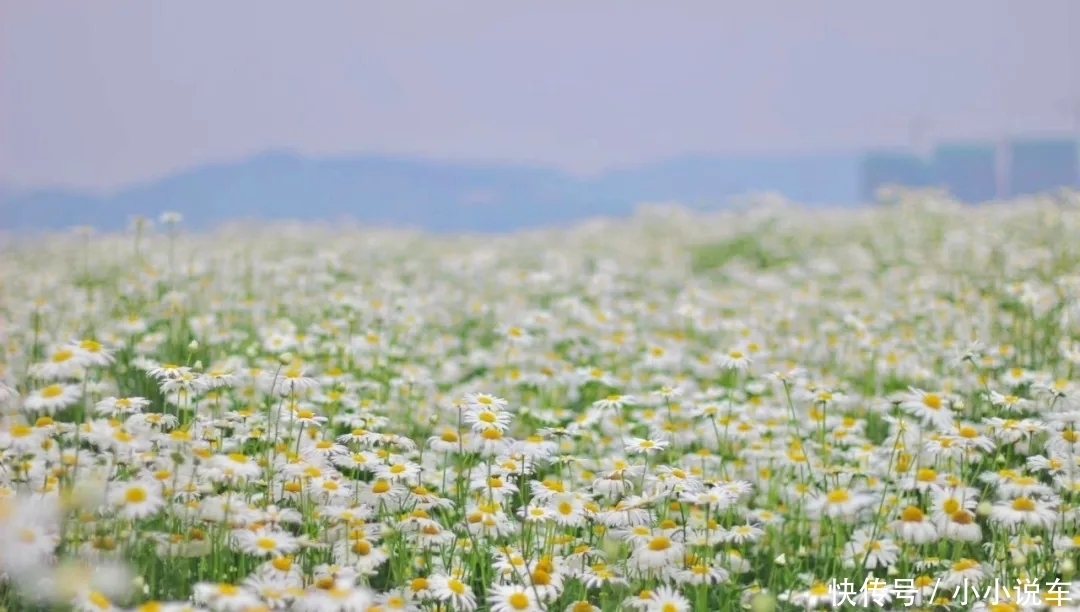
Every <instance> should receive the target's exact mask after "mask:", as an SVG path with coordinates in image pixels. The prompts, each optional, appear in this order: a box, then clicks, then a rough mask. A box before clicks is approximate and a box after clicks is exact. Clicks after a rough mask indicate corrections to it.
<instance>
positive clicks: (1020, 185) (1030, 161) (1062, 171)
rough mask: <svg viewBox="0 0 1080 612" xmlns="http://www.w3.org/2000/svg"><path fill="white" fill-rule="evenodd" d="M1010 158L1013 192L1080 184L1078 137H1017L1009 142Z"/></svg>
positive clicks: (1079, 185)
mask: <svg viewBox="0 0 1080 612" xmlns="http://www.w3.org/2000/svg"><path fill="white" fill-rule="evenodd" d="M1009 158H1010V163H1009V174H1010V179H1009V184H1010V186H1011V189H1010V193H1011V195H1014V196H1018V195H1031V194H1035V193H1040V192H1045V191H1053V190H1056V189H1060V188H1062V187H1074V188H1080V151H1078V146H1077V142H1076V141H1075V140H1072V139H1046V140H1030V139H1029V140H1014V141H1013V142H1011V143H1009Z"/></svg>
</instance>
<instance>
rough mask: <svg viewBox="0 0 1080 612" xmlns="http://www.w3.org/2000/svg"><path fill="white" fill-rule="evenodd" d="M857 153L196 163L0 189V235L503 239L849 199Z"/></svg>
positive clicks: (276, 156) (271, 158) (273, 155)
mask: <svg viewBox="0 0 1080 612" xmlns="http://www.w3.org/2000/svg"><path fill="white" fill-rule="evenodd" d="M858 164H859V156H858V155H856V154H851V155H826V156H820V155H819V156H792V157H784V158H781V157H771V158H767V157H761V158H724V157H714V156H686V157H681V158H677V159H671V160H667V161H663V162H658V163H653V164H646V165H641V166H638V167H635V168H629V169H622V170H617V171H612V172H608V173H605V174H602V175H600V176H595V177H590V178H587V179H582V178H576V177H573V176H570V175H568V174H565V173H562V172H560V171H558V170H553V169H548V168H543V167H534V166H521V165H500V164H470V163H452V162H437V161H430V160H424V159H408V158H395V157H385V156H348V157H336V158H310V157H303V156H300V155H296V154H292V153H286V152H269V153H265V154H262V155H259V156H256V157H253V158H250V159H247V160H245V161H241V162H237V163H230V164H219V165H212V166H202V167H198V168H194V169H191V170H188V171H184V172H181V173H178V174H175V175H173V176H170V177H167V178H164V179H161V180H158V181H154V182H151V183H148V184H144V185H139V186H134V187H130V188H127V189H124V190H121V191H119V192H117V193H115V194H112V195H108V196H95V195H91V194H85V193H79V192H73V191H64V190H39V191H20V190H10V189H9V190H3V189H0V229H8V230H11V229H61V228H67V227H71V226H76V225H91V226H94V227H96V228H98V229H101V230H111V229H119V228H122V227H124V226H125V225H126V224H127V221H128V219H129V218H130V217H132V216H134V215H146V216H152V217H156V216H157V215H158V214H160V213H161V212H164V211H176V212H180V213H182V214H183V215H184V219H185V225H186V226H188V227H207V226H211V225H214V224H216V223H219V222H222V221H227V220H236V219H245V218H258V219H284V218H296V219H326V220H333V219H339V218H343V217H348V218H352V219H356V220H357V221H360V222H362V223H371V224H378V225H394V226H410V227H417V228H423V229H426V230H430V231H507V230H513V229H521V228H528V227H538V226H550V225H561V224H565V223H571V222H574V221H578V220H581V219H584V218H588V217H593V216H601V215H602V216H622V215H626V214H629V213H630V212H631V211H632V210H633V209H634V207H635V206H636V205H637V204H638V203H640V202H642V201H646V200H648V201H656V200H664V201H679V202H682V203H684V204H687V205H689V206H699V205H700V206H717V205H720V204H722V203H723V202H724V201H725V200H727V199H728V198H730V197H732V196H735V195H740V194H743V193H746V192H748V191H756V190H768V191H776V192H779V193H782V194H784V195H786V196H788V197H790V198H792V199H796V200H799V201H804V202H827V203H838V204H840V203H852V202H855V201H856V190H857V186H858V180H857V173H858Z"/></svg>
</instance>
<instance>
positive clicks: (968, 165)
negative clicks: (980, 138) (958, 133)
mask: <svg viewBox="0 0 1080 612" xmlns="http://www.w3.org/2000/svg"><path fill="white" fill-rule="evenodd" d="M997 157H998V147H997V145H996V144H994V143H992V142H986V143H982V142H975V143H953V144H944V145H941V146H939V147H938V148H937V149H936V150H935V151H934V159H933V183H934V184H935V185H938V186H940V187H943V188H944V189H946V190H948V192H949V193H950V194H951V195H952V196H953V197H954V198H956V199H957V200H960V201H961V202H968V203H972V204H977V203H980V202H988V201H990V200H994V199H996V198H997V195H998V180H997V179H998V168H997Z"/></svg>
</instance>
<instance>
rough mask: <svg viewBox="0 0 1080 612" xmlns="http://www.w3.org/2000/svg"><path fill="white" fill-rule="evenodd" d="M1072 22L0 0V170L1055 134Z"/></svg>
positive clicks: (1040, 4) (768, 10)
mask: <svg viewBox="0 0 1080 612" xmlns="http://www.w3.org/2000/svg"><path fill="white" fill-rule="evenodd" d="M1077 31H1080V1H1078V0H897V1H892V0H874V1H870V2H868V1H866V0H814V1H813V2H807V1H805V0H754V1H753V2H745V1H742V0H668V1H665V2H656V1H652V0H585V1H582V0H521V1H517V2H506V1H505V0H456V1H454V2H442V1H436V0H381V1H379V0H351V1H350V0H318V1H316V2H293V1H287V0H259V1H255V0H229V1H226V2H221V1H207V0H185V1H183V2H165V1H147V0H141V1H140V0H129V1H118V0H94V1H93V2H86V1H85V0H0V184H5V185H8V186H15V187H20V188H30V187H39V188H40V187H68V188H78V189H83V190H94V191H110V190H115V189H119V188H122V187H123V186H126V185H131V184H135V183H140V182H145V181H150V180H153V179H156V178H160V177H162V176H165V175H168V174H170V173H174V172H177V171H180V170H182V169H185V168H189V167H192V166H195V165H199V164H206V163H218V162H228V161H234V160H238V159H242V158H244V157H248V156H251V155H255V154H258V153H259V152H262V151H266V150H270V149H274V150H282V149H287V150H292V151H296V152H299V153H304V154H309V155H339V154H350V153H384V154H395V155H400V154H407V155H424V156H428V157H435V158H446V159H455V160H484V161H490V160H501V161H509V162H528V163H539V164H545V165H551V166H556V167H559V168H562V169H565V170H567V171H571V172H575V173H581V174H588V173H594V172H599V171H603V170H606V169H611V168H615V167H620V166H627V165H632V164H636V163H643V162H647V161H652V160H656V159H660V158H665V157H670V156H674V155H679V154H684V153H709V152H712V153H723V154H756V153H785V152H813V151H836V150H851V149H858V148H863V147H877V146H904V145H912V144H913V145H917V146H919V147H924V146H926V144H927V143H929V142H933V141H939V140H941V139H954V138H984V137H1000V136H1001V135H1003V134H1005V133H1007V132H1012V133H1033V132H1051V131H1057V130H1065V129H1069V128H1070V127H1071V125H1072V122H1071V114H1070V112H1069V111H1068V109H1067V108H1066V104H1068V103H1070V102H1071V101H1074V100H1080V42H1077V40H1076V39H1077V37H1076V35H1075V33H1076V32H1077ZM920 126H921V127H920Z"/></svg>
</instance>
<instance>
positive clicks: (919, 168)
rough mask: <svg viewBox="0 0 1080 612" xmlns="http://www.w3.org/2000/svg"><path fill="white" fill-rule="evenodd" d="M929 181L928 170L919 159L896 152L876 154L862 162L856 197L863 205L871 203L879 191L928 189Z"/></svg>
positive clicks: (925, 164)
mask: <svg viewBox="0 0 1080 612" xmlns="http://www.w3.org/2000/svg"><path fill="white" fill-rule="evenodd" d="M932 181H933V173H932V172H931V168H930V166H929V165H928V164H927V163H926V162H924V161H923V160H922V159H920V158H919V157H917V156H915V155H912V154H910V153H903V152H898V151H878V152H874V153H869V154H867V155H864V156H863V158H862V168H861V169H860V182H861V185H860V187H859V195H860V196H861V199H862V201H863V202H872V201H874V195H875V193H876V192H877V190H878V189H880V188H882V187H886V186H890V185H894V186H899V187H927V186H929V185H931V184H932Z"/></svg>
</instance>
